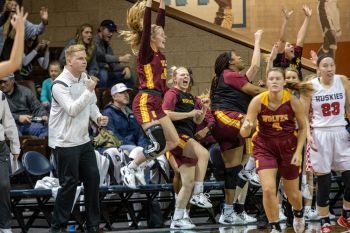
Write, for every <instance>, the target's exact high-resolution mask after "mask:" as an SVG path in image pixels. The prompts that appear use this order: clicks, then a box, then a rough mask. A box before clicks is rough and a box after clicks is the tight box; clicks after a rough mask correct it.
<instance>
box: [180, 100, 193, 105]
mask: <svg viewBox="0 0 350 233" xmlns="http://www.w3.org/2000/svg"><path fill="white" fill-rule="evenodd" d="M181 100H182V103H184V104H192V105H194V101H193V100H191V99H181Z"/></svg>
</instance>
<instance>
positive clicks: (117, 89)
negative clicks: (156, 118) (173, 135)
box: [103, 83, 147, 151]
mask: <svg viewBox="0 0 350 233" xmlns="http://www.w3.org/2000/svg"><path fill="white" fill-rule="evenodd" d="M131 90H132V89H130V88H127V87H126V86H125V84H124V83H117V84H115V85H114V86H113V87H112V89H111V95H112V102H111V103H110V104H108V105H107V106H106V108H105V109H104V111H103V115H105V116H108V118H109V119H110V120H109V122H108V125H107V129H108V130H111V131H112V132H113V133H114V135H115V136H116V137H117V138H118V139H119V140H121V141H123V147H124V149H126V150H128V151H131V150H132V149H133V148H134V147H135V146H141V147H146V146H147V141H146V140H147V139H146V137H145V134H144V132H143V130H142V128H141V126H140V125H139V124H138V123H137V121H136V119H135V117H134V114H133V112H132V110H131V109H130V108H129V107H128V105H129V104H130V97H129V92H130V91H131Z"/></svg>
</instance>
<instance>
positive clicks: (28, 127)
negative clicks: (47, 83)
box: [0, 74, 48, 138]
mask: <svg viewBox="0 0 350 233" xmlns="http://www.w3.org/2000/svg"><path fill="white" fill-rule="evenodd" d="M0 89H1V91H2V92H4V93H5V94H6V97H7V100H8V102H9V105H10V109H11V112H12V115H13V118H14V119H15V121H16V124H17V128H18V134H19V136H22V135H33V136H37V137H39V138H43V137H45V136H47V121H48V113H47V111H46V110H45V108H44V107H43V106H42V105H41V104H40V102H39V100H38V99H37V98H36V96H35V94H34V93H33V92H32V91H31V90H30V89H29V88H27V87H25V86H22V85H19V84H17V83H16V82H15V79H14V75H13V74H11V75H9V76H7V77H6V78H4V79H2V80H0Z"/></svg>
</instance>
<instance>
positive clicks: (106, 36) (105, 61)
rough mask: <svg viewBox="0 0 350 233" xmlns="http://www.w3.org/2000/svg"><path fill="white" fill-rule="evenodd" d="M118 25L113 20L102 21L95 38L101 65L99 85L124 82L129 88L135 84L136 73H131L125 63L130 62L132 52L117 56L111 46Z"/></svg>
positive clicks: (109, 85)
mask: <svg viewBox="0 0 350 233" xmlns="http://www.w3.org/2000/svg"><path fill="white" fill-rule="evenodd" d="M116 31H117V26H116V25H115V24H114V22H113V21H112V20H109V19H106V20H103V21H102V22H101V25H100V28H99V29H98V33H97V35H96V38H95V44H96V59H97V64H98V67H99V69H100V70H99V73H98V77H99V78H100V82H99V84H98V85H99V87H112V86H113V85H114V84H116V83H124V84H125V85H126V86H127V87H129V88H134V86H135V75H133V74H132V73H131V70H130V67H128V66H126V65H125V64H123V63H129V62H130V58H131V54H129V53H127V54H124V55H123V56H116V55H114V53H113V50H112V48H111V46H110V41H111V39H112V36H113V33H114V32H116Z"/></svg>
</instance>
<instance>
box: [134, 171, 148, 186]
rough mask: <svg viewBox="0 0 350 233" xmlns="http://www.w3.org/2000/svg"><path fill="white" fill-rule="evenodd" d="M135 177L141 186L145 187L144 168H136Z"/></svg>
mask: <svg viewBox="0 0 350 233" xmlns="http://www.w3.org/2000/svg"><path fill="white" fill-rule="evenodd" d="M135 177H136V179H137V181H138V182H139V183H140V184H141V185H146V180H145V168H141V167H138V168H137V169H136V172H135Z"/></svg>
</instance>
